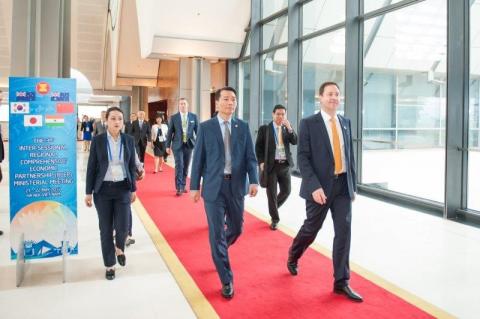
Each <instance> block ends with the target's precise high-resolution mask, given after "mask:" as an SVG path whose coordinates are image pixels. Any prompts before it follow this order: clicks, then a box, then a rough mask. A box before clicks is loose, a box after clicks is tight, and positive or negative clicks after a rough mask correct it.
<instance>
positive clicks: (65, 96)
mask: <svg viewBox="0 0 480 319" xmlns="http://www.w3.org/2000/svg"><path fill="white" fill-rule="evenodd" d="M50 100H51V101H64V102H68V101H69V100H70V94H69V93H68V92H52V96H51V97H50Z"/></svg>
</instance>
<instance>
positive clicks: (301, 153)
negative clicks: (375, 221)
mask: <svg viewBox="0 0 480 319" xmlns="http://www.w3.org/2000/svg"><path fill="white" fill-rule="evenodd" d="M338 119H339V121H340V126H341V127H342V133H343V139H344V152H345V162H346V174H347V183H348V192H349V195H350V198H353V196H354V192H356V191H357V184H356V180H357V178H356V173H355V159H354V157H353V145H352V132H351V127H350V120H348V119H346V118H344V117H343V116H341V115H338ZM297 151H298V152H297V160H298V167H299V168H300V173H301V175H302V184H301V186H300V196H301V197H303V198H305V199H308V200H313V197H312V193H313V192H314V191H315V190H317V189H319V188H323V191H324V192H325V195H326V196H327V198H328V196H330V193H331V190H332V185H333V181H334V171H335V163H334V160H333V151H332V146H331V144H330V139H329V137H328V132H327V128H326V127H325V123H324V121H323V117H322V114H321V112H318V113H317V114H315V115H312V116H310V117H307V118H305V119H303V120H302V121H301V122H300V130H299V140H298V150H297Z"/></svg>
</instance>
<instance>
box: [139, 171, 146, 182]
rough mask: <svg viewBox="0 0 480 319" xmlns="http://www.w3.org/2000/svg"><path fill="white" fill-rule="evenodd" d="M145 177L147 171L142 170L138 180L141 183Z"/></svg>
mask: <svg viewBox="0 0 480 319" xmlns="http://www.w3.org/2000/svg"><path fill="white" fill-rule="evenodd" d="M144 177H145V170H142V171H141V173H140V175H138V180H139V181H141V180H142V179H144Z"/></svg>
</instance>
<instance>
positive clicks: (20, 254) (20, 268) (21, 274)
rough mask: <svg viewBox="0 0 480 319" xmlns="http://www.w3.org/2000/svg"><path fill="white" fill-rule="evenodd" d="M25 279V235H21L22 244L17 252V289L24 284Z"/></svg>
mask: <svg viewBox="0 0 480 319" xmlns="http://www.w3.org/2000/svg"><path fill="white" fill-rule="evenodd" d="M23 278H25V234H24V233H22V234H21V235H20V243H19V244H18V250H17V287H20V285H21V284H22V282H23Z"/></svg>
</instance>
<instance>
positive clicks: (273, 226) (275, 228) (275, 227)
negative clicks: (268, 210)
mask: <svg viewBox="0 0 480 319" xmlns="http://www.w3.org/2000/svg"><path fill="white" fill-rule="evenodd" d="M277 228H278V222H272V223H271V224H270V229H271V230H277Z"/></svg>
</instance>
